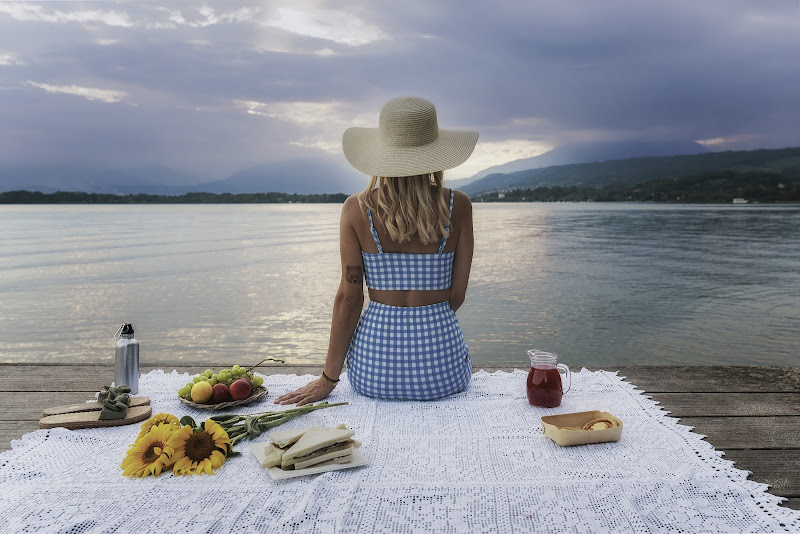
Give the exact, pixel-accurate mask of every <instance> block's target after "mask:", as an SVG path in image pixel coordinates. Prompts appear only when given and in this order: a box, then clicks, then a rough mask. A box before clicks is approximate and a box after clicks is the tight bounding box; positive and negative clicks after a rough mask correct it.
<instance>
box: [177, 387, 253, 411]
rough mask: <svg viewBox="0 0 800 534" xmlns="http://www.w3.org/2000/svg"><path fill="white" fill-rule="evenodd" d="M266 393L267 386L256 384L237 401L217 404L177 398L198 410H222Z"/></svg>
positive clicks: (240, 404)
mask: <svg viewBox="0 0 800 534" xmlns="http://www.w3.org/2000/svg"><path fill="white" fill-rule="evenodd" d="M267 393H269V392H268V391H267V388H265V387H264V386H258V387H257V388H256V389H254V390H253V392H252V393H251V394H250V396H249V397H247V398H246V399H242V400H238V401H229V402H220V403H219V404H199V403H197V402H193V401H189V400H186V399H184V398H183V397H181V396H179V397H178V399H180V401H181V402H182V403H184V404H188V405H189V406H191V407H192V408H197V409H199V410H224V409H225V408H232V407H233V406H244V405H246V404H250V403H251V402H253V401H256V400H258V399H260V398H261V397H263V396H264V395H266V394H267Z"/></svg>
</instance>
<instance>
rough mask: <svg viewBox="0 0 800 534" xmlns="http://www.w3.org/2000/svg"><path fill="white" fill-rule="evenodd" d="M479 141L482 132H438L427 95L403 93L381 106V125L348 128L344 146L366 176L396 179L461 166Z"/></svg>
mask: <svg viewBox="0 0 800 534" xmlns="http://www.w3.org/2000/svg"><path fill="white" fill-rule="evenodd" d="M477 142H478V132H469V131H456V130H440V129H439V123H438V121H437V120H436V108H435V107H433V104H431V103H430V102H428V101H427V100H425V99H424V98H417V97H413V96H403V97H400V98H395V99H393V100H390V101H389V102H387V103H386V105H384V106H383V108H382V109H381V116H380V120H379V123H378V127H377V128H348V129H347V130H346V131H345V132H344V136H343V137H342V148H343V149H344V155H345V157H346V158H347V161H349V162H350V165H352V166H353V167H355V168H356V169H358V170H359V171H361V172H363V173H364V174H368V175H370V176H383V177H398V176H415V175H418V174H428V173H432V172H436V171H443V170H446V169H452V168H453V167H457V166H459V165H461V164H462V163H464V162H465V161H466V160H467V158H469V156H470V154H472V151H473V150H474V149H475V144H476V143H477Z"/></svg>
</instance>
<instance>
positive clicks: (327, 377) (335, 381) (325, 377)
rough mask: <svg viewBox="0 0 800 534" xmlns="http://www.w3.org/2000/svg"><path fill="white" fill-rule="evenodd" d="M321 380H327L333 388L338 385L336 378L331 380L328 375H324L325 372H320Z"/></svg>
mask: <svg viewBox="0 0 800 534" xmlns="http://www.w3.org/2000/svg"><path fill="white" fill-rule="evenodd" d="M322 378H324V379H325V380H327V381H328V382H329V383H331V384H333V385H334V386H335V385H336V384H338V383H339V379H338V378H337V379H336V380H334V379H333V378H331V377H329V376H328V375H326V374H325V371H322Z"/></svg>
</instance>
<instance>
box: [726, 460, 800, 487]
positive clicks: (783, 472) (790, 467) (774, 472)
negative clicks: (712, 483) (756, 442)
mask: <svg viewBox="0 0 800 534" xmlns="http://www.w3.org/2000/svg"><path fill="white" fill-rule="evenodd" d="M725 459H726V460H732V461H734V462H736V468H737V469H744V470H745V471H752V473H753V474H752V475H751V476H750V479H751V480H757V481H759V482H763V483H764V484H769V485H770V486H771V487H770V490H769V492H770V493H773V494H775V495H780V496H781V497H800V477H798V476H797V473H800V449H790V450H740V451H736V450H731V451H726V452H725Z"/></svg>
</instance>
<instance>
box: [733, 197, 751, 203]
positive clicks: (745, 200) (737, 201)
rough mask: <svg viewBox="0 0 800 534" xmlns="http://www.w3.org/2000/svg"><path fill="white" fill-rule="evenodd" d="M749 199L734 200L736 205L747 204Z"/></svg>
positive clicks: (738, 198) (737, 198) (739, 198)
mask: <svg viewBox="0 0 800 534" xmlns="http://www.w3.org/2000/svg"><path fill="white" fill-rule="evenodd" d="M747 202H748V201H747V199H746V198H742V197H736V198H734V199H733V203H734V204H747Z"/></svg>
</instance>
